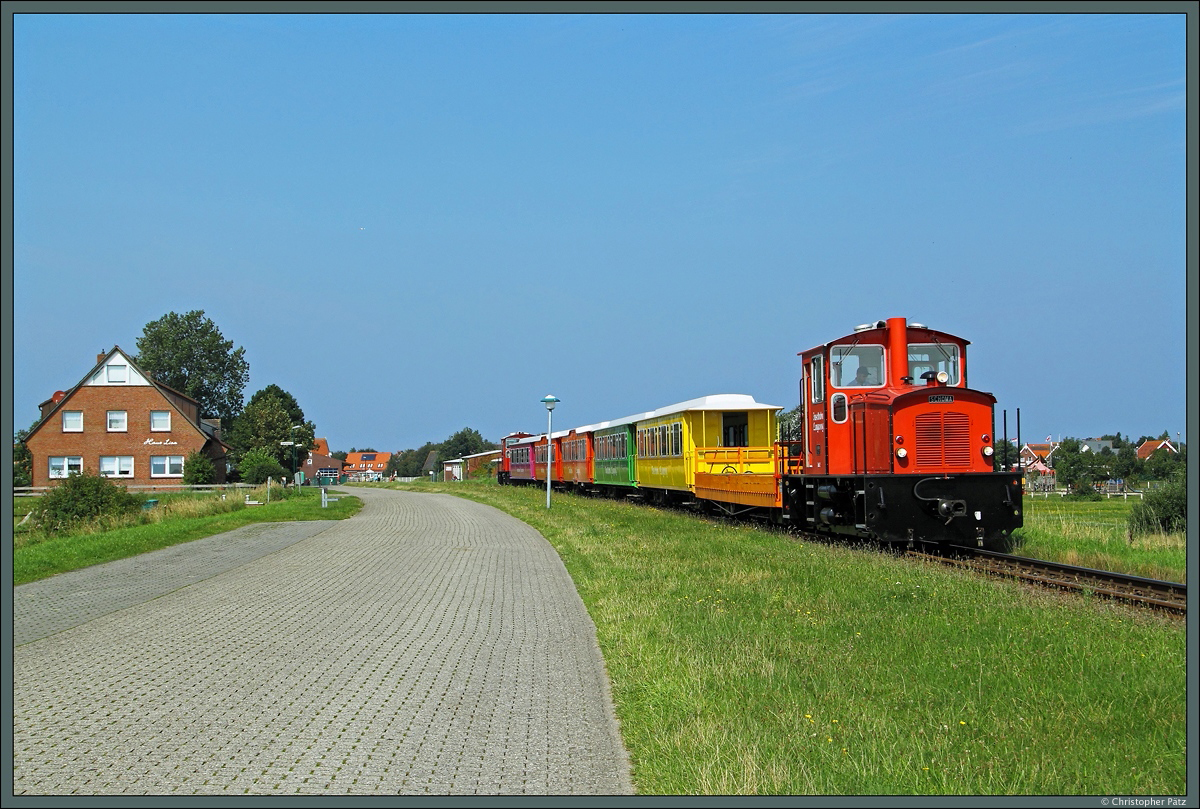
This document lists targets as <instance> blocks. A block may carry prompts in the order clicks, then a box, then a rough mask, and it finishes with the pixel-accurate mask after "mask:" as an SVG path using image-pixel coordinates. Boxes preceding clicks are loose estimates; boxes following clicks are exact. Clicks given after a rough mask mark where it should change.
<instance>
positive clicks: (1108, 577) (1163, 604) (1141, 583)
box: [908, 546, 1187, 616]
mask: <svg viewBox="0 0 1200 809" xmlns="http://www.w3.org/2000/svg"><path fill="white" fill-rule="evenodd" d="M908 554H909V555H911V556H918V557H922V558H925V559H930V560H934V561H937V562H940V563H943V564H948V565H955V566H958V567H963V568H967V569H971V570H977V571H980V572H982V573H986V574H988V575H992V576H1004V577H1007V578H1014V579H1019V580H1021V581H1025V582H1029V583H1030V584H1034V585H1038V586H1041V587H1048V588H1053V589H1057V590H1068V591H1074V592H1081V593H1082V592H1087V593H1091V594H1092V595H1095V596H1099V597H1101V598H1111V599H1114V600H1117V601H1124V602H1127V603H1130V604H1136V605H1138V606H1142V607H1149V608H1152V609H1157V610H1163V611H1165V612H1169V613H1171V614H1174V615H1181V616H1186V615H1187V585H1186V584H1179V583H1177V582H1170V581H1159V580H1157V579H1146V578H1142V577H1141V576H1130V575H1127V574H1125V573H1114V572H1112V571H1110V570H1093V569H1091V568H1086V567H1077V566H1075V565H1065V564H1059V563H1057V562H1047V561H1044V560H1042V559H1029V558H1026V557H1022V556H1012V555H1010V554H1006V553H995V552H993V551H984V550H979V549H977V548H964V547H958V546H950V547H949V548H947V549H946V551H945V552H944V553H942V554H932V553H926V552H923V551H908Z"/></svg>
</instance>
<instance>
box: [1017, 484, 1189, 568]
mask: <svg viewBox="0 0 1200 809" xmlns="http://www.w3.org/2000/svg"><path fill="white" fill-rule="evenodd" d="M1138 502H1139V501H1138V500H1136V499H1130V500H1123V499H1116V498H1113V499H1111V500H1098V501H1094V502H1092V501H1086V500H1083V501H1076V500H1069V499H1066V498H1061V497H1052V498H1041V497H1026V498H1025V504H1024V509H1025V527H1024V528H1022V529H1020V531H1019V532H1018V533H1017V537H1018V538H1019V539H1020V540H1021V544H1020V545H1018V546H1017V547H1016V548H1015V549H1014V550H1013V553H1016V554H1019V555H1021V556H1032V557H1034V558H1035V559H1046V560H1048V561H1052V562H1064V563H1066V564H1070V565H1079V566H1081V567H1091V568H1098V569H1101V570H1113V571H1117V572H1119V573H1130V574H1132V575H1135V576H1145V577H1146V578H1150V579H1163V580H1166V581H1175V582H1186V581H1187V534H1185V533H1183V532H1179V533H1172V534H1161V533H1154V534H1143V535H1139V536H1132V537H1131V536H1130V535H1129V533H1128V526H1129V513H1130V511H1131V510H1132V509H1133V507H1134V506H1135V505H1136V504H1137V503H1138Z"/></svg>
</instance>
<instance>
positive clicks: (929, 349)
mask: <svg viewBox="0 0 1200 809" xmlns="http://www.w3.org/2000/svg"><path fill="white" fill-rule="evenodd" d="M929 371H932V372H933V373H935V374H936V373H938V372H939V371H945V372H946V375H947V376H949V377H950V379H949V380H948V381H947V383H946V384H947V385H957V384H958V377H959V361H958V346H956V345H949V344H946V343H909V345H908V375H909V376H911V377H912V378H913V383H914V384H917V385H920V384H922V383H921V374H924V373H927V372H929Z"/></svg>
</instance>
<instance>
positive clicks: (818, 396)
mask: <svg viewBox="0 0 1200 809" xmlns="http://www.w3.org/2000/svg"><path fill="white" fill-rule="evenodd" d="M809 378H810V379H811V380H812V400H813V404H820V403H821V402H823V401H825V358H824V357H823V356H821V355H819V354H818V355H817V356H815V357H813V358H812V366H811V372H810V373H809Z"/></svg>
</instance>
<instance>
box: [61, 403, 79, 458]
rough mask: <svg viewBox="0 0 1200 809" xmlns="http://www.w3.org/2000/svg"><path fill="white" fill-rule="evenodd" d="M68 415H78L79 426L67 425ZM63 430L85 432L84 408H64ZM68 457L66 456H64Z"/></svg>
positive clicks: (66, 431)
mask: <svg viewBox="0 0 1200 809" xmlns="http://www.w3.org/2000/svg"><path fill="white" fill-rule="evenodd" d="M67 416H78V417H79V426H78V427H71V426H68V425H67ZM62 431H63V432H64V433H82V432H83V411H82V410H64V411H63V412H62ZM63 457H66V456H63Z"/></svg>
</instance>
